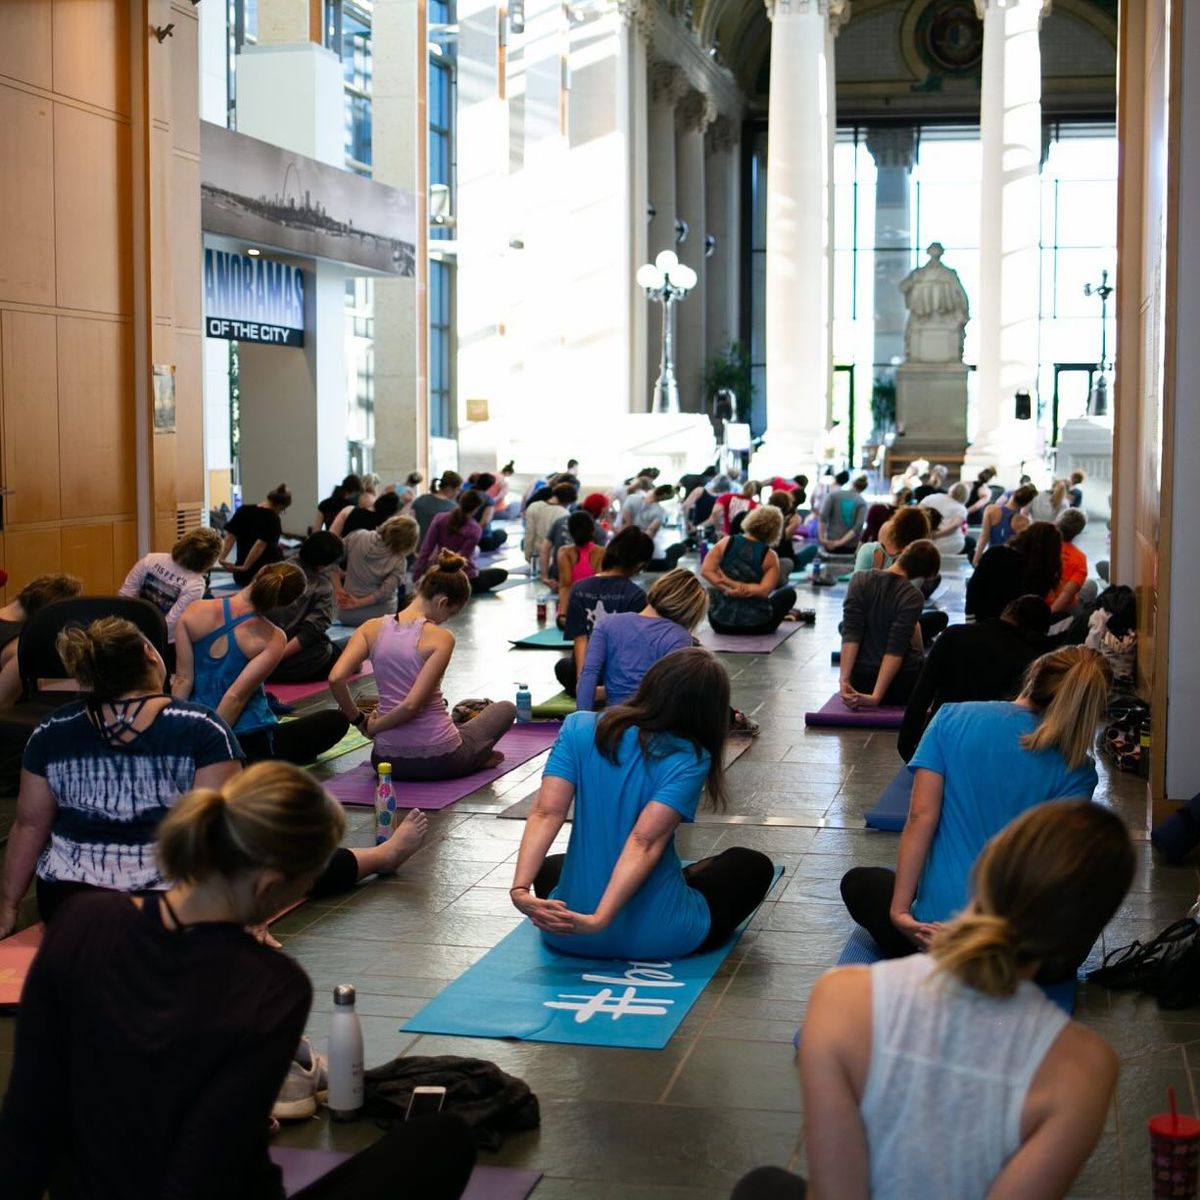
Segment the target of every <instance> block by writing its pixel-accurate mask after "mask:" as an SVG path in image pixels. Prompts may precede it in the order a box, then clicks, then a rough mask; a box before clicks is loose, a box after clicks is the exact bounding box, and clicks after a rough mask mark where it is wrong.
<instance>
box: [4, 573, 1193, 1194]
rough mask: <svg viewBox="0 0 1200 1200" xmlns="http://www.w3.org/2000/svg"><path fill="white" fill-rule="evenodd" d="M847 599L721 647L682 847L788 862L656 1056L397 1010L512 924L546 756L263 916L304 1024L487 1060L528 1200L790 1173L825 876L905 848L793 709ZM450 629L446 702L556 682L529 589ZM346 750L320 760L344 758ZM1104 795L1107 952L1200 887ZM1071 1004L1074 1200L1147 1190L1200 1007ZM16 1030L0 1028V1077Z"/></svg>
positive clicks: (356, 826) (359, 836)
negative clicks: (1075, 1083)
mask: <svg viewBox="0 0 1200 1200" xmlns="http://www.w3.org/2000/svg"><path fill="white" fill-rule="evenodd" d="M685 565H686V560H685ZM948 574H949V588H948V592H947V595H946V596H945V597H944V599H943V603H945V604H946V606H947V607H948V608H949V609H950V611H951V612H952V613H954V614H956V615H957V614H958V613H959V612H960V611H961V579H960V578H958V577H957V576H954V575H953V574H952V573H948ZM841 591H842V589H836V590H834V591H833V592H830V591H829V590H828V589H824V590H811V589H807V588H805V589H804V590H803V591H802V593H801V603H802V604H803V605H806V606H812V607H815V608H816V609H817V611H818V620H817V624H816V626H815V628H812V629H807V628H805V629H801V630H800V631H799V632H798V633H797V634H796V635H795V636H793V637H792V638H790V639H789V640H788V641H787V642H785V643H784V645H783V646H782V647H781V648H780V649H778V650H777V651H776V652H775V653H773V654H771V655H767V656H745V655H726V656H724V661H725V663H726V665H727V666H728V668H729V672H730V675H731V676H732V678H733V687H734V700H735V703H736V704H737V705H738V706H739V707H741V708H744V709H745V710H747V711H748V712H750V713H751V714H753V716H754V717H755V718H756V719H757V720H758V721H760V722H761V723H762V726H763V732H762V736H761V737H760V738H759V739H758V740H757V741H756V742H755V743H754V745H753V746H752V747H751V749H750V750H749V751H748V752H747V753H746V754H745V755H743V756H742V757H741V759H740V760H739V761H738V762H737V763H735V764H734V766H733V767H732V768H731V772H730V783H731V793H732V801H731V804H730V810H729V812H728V813H727V814H725V815H723V816H721V817H714V816H706V817H704V818H703V819H702V820H701V821H700V822H698V823H697V824H696V825H695V826H692V827H690V828H685V829H684V830H682V832H681V834H680V837H679V841H680V849H681V852H683V853H685V854H689V855H692V856H696V855H701V854H705V853H708V852H710V851H712V850H714V849H719V848H722V847H725V846H730V845H736V844H741V845H749V846H754V847H757V848H760V849H762V850H765V851H767V852H768V853H770V854H771V856H772V857H773V858H775V859H776V861H778V862H780V863H782V864H783V865H784V867H785V868H786V874H785V876H784V879H783V882H782V884H781V886H780V887H779V889H777V891H776V893H774V896H773V898H772V899H771V900H770V901H769V902H768V903H767V904H765V905H764V906H763V909H762V910H761V912H760V913H759V915H758V917H757V918H756V920H755V922H754V925H753V927H752V929H751V930H750V932H748V933H747V934H746V936H744V937H743V938H742V940H741V942H740V943H739V944H738V946H737V947H736V949H735V950H734V951H733V953H732V954H731V955H730V956H729V958H728V960H727V961H726V962H725V964H724V966H723V967H722V968H721V969H720V971H719V972H718V973H717V976H716V978H715V979H714V980H713V982H712V984H711V985H710V987H709V988H708V990H707V991H706V992H705V994H704V995H703V996H702V997H701V999H700V1001H699V1002H698V1004H697V1005H696V1007H695V1008H694V1009H693V1010H692V1012H691V1013H690V1014H689V1015H688V1017H687V1019H686V1020H685V1021H684V1023H683V1025H682V1026H681V1028H680V1030H679V1032H678V1033H677V1035H676V1036H675V1037H674V1038H673V1039H672V1041H671V1043H670V1044H669V1045H668V1046H667V1048H666V1049H664V1050H662V1051H658V1052H651V1051H630V1050H619V1049H595V1048H587V1047H576V1046H559V1045H538V1044H524V1043H512V1042H502V1041H483V1040H474V1039H458V1038H448V1037H432V1036H419V1037H413V1036H410V1035H405V1034H402V1033H400V1032H398V1029H399V1026H400V1025H401V1024H402V1023H403V1021H404V1020H405V1018H407V1017H408V1016H410V1015H411V1014H413V1013H414V1012H415V1011H416V1010H417V1009H418V1008H419V1007H420V1006H421V1005H422V1004H423V1003H424V1001H425V1000H426V999H427V998H428V997H430V996H432V995H434V994H435V993H436V992H437V991H438V990H439V989H440V988H441V987H442V986H443V984H445V983H446V982H447V981H449V980H451V979H453V978H454V977H455V976H456V975H458V974H459V973H460V972H461V971H462V970H463V969H464V968H466V967H467V966H469V965H470V964H471V963H473V962H474V961H475V960H476V959H478V958H479V957H480V956H481V955H482V954H483V953H484V952H485V951H486V950H487V949H488V948H489V947H490V946H492V945H494V944H495V943H496V941H497V940H499V939H500V938H501V937H502V936H503V935H504V934H505V933H507V932H508V930H510V929H511V928H513V927H514V925H515V924H516V922H517V919H518V918H517V914H516V913H515V911H514V910H513V909H512V908H511V906H510V904H509V902H508V897H507V894H506V889H507V887H508V885H509V884H510V882H511V878H512V862H513V858H514V855H515V852H516V848H517V844H518V841H519V839H520V837H521V833H522V830H523V828H524V826H523V824H522V823H521V822H520V821H513V820H498V819H497V813H498V812H500V811H501V810H502V809H504V808H505V807H507V806H509V805H511V804H513V803H515V802H516V801H517V800H519V799H521V798H523V797H525V796H527V795H529V794H530V793H531V792H533V791H534V790H535V789H536V787H537V782H538V776H539V768H540V765H541V763H542V759H536V760H534V761H533V762H532V763H530V764H527V765H526V766H525V767H522V768H521V769H519V770H518V771H516V772H514V773H513V774H511V775H509V776H506V777H504V778H502V779H500V780H498V781H497V783H496V784H494V785H492V786H490V787H488V788H486V789H484V790H483V791H481V792H479V793H476V794H475V795H473V796H471V797H470V798H469V799H468V800H466V801H463V802H461V803H459V804H458V805H456V806H455V807H454V808H452V809H450V810H448V811H446V812H443V813H439V814H434V815H433V816H432V817H431V820H430V836H429V841H428V844H427V845H426V846H425V847H424V848H423V849H422V850H421V851H420V852H419V853H418V854H417V855H416V856H415V857H414V858H413V859H412V860H411V861H410V862H409V863H408V864H406V866H405V867H404V869H403V870H402V871H401V872H400V873H399V874H398V875H397V876H396V877H395V878H394V879H389V880H384V881H378V882H373V883H369V884H367V885H364V886H362V887H360V888H359V889H358V890H357V891H356V892H354V893H353V894H351V895H349V896H347V897H345V898H344V899H342V900H341V901H340V902H338V903H334V904H308V905H305V906H303V907H302V908H300V909H298V910H297V911H296V912H294V913H292V914H291V915H290V916H288V917H287V918H285V920H284V921H283V922H281V923H280V924H279V925H278V926H277V927H276V931H277V933H278V934H279V936H280V937H281V939H282V940H283V941H284V944H285V949H286V952H287V953H289V954H292V955H294V956H295V957H296V958H297V960H298V961H299V962H300V963H301V964H302V965H303V966H304V967H305V968H306V969H307V970H308V972H309V973H310V975H311V976H312V979H313V983H314V985H315V988H316V994H317V999H316V1003H315V1005H314V1011H313V1014H312V1019H311V1022H310V1032H311V1034H312V1035H313V1037H314V1039H315V1040H316V1041H317V1043H318V1045H320V1044H321V1043H322V1042H323V1040H324V1036H325V1032H326V1028H327V1022H328V1014H329V1010H330V1007H331V997H330V992H331V989H332V988H333V986H334V985H335V984H337V983H341V982H352V983H354V984H356V985H357V987H358V991H359V1010H360V1013H361V1014H362V1019H363V1025H364V1028H365V1032H366V1042H367V1055H366V1057H367V1061H368V1063H370V1064H373V1063H379V1062H382V1061H385V1060H387V1059H390V1058H392V1057H394V1056H396V1055H398V1054H403V1053H406V1052H412V1053H419V1054H432V1053H457V1054H465V1055H473V1056H479V1057H483V1058H488V1059H492V1060H493V1061H495V1062H497V1063H499V1064H500V1065H501V1066H502V1067H504V1068H505V1069H506V1070H508V1071H511V1072H513V1073H514V1074H517V1075H520V1076H521V1077H523V1078H524V1079H526V1080H527V1081H528V1083H529V1084H530V1085H531V1086H532V1088H533V1089H534V1090H535V1091H536V1092H537V1094H538V1096H539V1098H540V1100H541V1104H542V1127H541V1129H540V1130H539V1131H537V1132H535V1133H529V1134H525V1135H522V1136H520V1137H516V1138H513V1139H511V1140H510V1141H509V1142H508V1144H507V1145H506V1146H505V1147H504V1150H503V1151H502V1153H500V1154H499V1155H498V1156H496V1157H495V1158H494V1159H493V1160H492V1161H496V1162H499V1163H506V1164H511V1165H515V1166H534V1167H538V1168H540V1169H541V1170H542V1171H544V1172H545V1176H546V1178H545V1179H544V1180H543V1182H542V1183H541V1184H540V1185H539V1187H538V1189H537V1191H536V1192H535V1194H534V1195H535V1200H560V1198H566V1197H570V1198H571V1200H601V1198H603V1200H609V1198H614V1200H615V1198H617V1197H620V1198H621V1200H683V1198H684V1197H687V1198H689V1200H700V1198H706V1200H707V1198H711V1200H717V1198H723V1197H726V1196H727V1195H728V1193H729V1189H730V1187H731V1185H732V1184H733V1182H734V1181H735V1180H736V1179H737V1178H738V1177H739V1176H740V1175H741V1174H742V1173H743V1172H744V1171H746V1170H747V1169H749V1168H750V1167H752V1166H755V1165H758V1164H761V1163H771V1162H773V1163H779V1164H796V1163H799V1164H801V1165H802V1164H803V1158H802V1150H801V1141H802V1139H801V1132H802V1129H801V1127H802V1121H803V1113H802V1110H801V1102H800V1093H799V1088H798V1086H797V1081H796V1075H795V1069H794V1066H793V1062H792V1048H791V1038H792V1034H793V1032H794V1030H795V1028H796V1026H797V1024H798V1022H800V1021H801V1020H802V1019H803V1016H804V1009H805V1003H806V1000H807V997H808V993H809V989H810V988H811V986H812V984H813V982H814V981H815V980H816V978H817V977H818V976H819V975H820V974H821V972H822V971H823V970H824V969H826V968H827V967H829V966H830V965H831V964H832V963H833V961H834V959H835V958H836V956H837V953H838V952H839V950H840V949H841V946H842V945H843V943H844V942H845V939H846V937H847V935H848V933H849V929H850V925H849V920H848V918H847V917H846V915H845V912H844V910H843V909H842V907H841V904H840V902H839V901H838V898H837V896H838V893H837V886H838V881H839V879H840V878H841V876H842V874H843V872H844V871H845V870H846V869H848V868H849V867H851V866H853V865H858V864H879V865H890V864H891V863H892V862H893V860H894V856H895V851H896V843H897V837H896V835H894V834H882V833H875V832H870V831H867V830H865V829H864V828H863V826H862V813H863V812H864V811H865V810H866V809H867V808H868V807H869V806H870V805H871V804H872V803H873V801H874V800H875V799H876V798H877V796H878V794H879V792H880V790H881V789H882V787H883V785H884V784H885V783H886V782H887V781H888V780H889V779H890V778H891V776H892V775H893V774H894V772H895V769H896V765H897V763H898V759H897V758H896V754H895V745H894V736H893V735H891V734H887V733H859V732H844V733H838V732H832V731H829V732H823V731H812V732H809V731H806V730H805V728H804V711H805V709H807V708H810V707H816V706H819V705H820V704H821V703H822V702H823V701H824V700H825V699H826V698H827V697H828V696H829V694H830V693H831V692H832V691H833V690H834V687H835V684H836V670H835V669H834V668H832V667H831V666H830V661H829V652H830V650H831V649H832V648H833V647H835V646H836V645H837V632H836V629H837V620H838V614H839V602H840V594H841ZM454 628H455V632H456V634H457V635H458V639H459V640H458V649H457V652H456V654H455V658H454V662H453V665H452V667H451V670H450V673H449V678H448V694H449V696H450V697H451V699H452V700H453V699H458V698H461V697H465V696H490V697H493V698H505V697H509V696H511V695H512V694H513V692H514V690H515V681H517V680H522V681H528V682H529V683H530V685H531V687H532V690H533V694H534V698H535V700H537V699H540V698H544V697H546V696H549V695H551V694H553V693H554V692H556V691H557V690H558V688H557V685H556V684H555V682H554V676H553V663H554V659H555V654H554V653H552V652H549V651H543V650H511V649H510V648H509V645H508V641H507V639H508V638H510V637H517V636H520V635H521V634H523V633H526V632H529V631H531V630H532V629H533V628H534V590H533V589H532V588H531V587H530V586H528V585H527V586H525V587H521V588H513V589H510V590H508V591H505V592H503V593H502V594H500V595H498V596H495V597H488V598H480V599H478V600H475V601H473V602H472V603H471V605H470V606H469V608H468V610H467V612H466V613H464V614H463V616H462V617H460V618H459V619H457V621H456V622H455V625H454ZM361 757H362V756H361V754H359V755H352V756H347V757H346V758H343V759H341V760H338V761H337V762H335V763H334V764H333V766H334V767H336V768H339V769H346V768H347V767H349V766H352V765H354V763H355V762H356V761H357V760H358V758H361ZM1098 798H1099V799H1100V800H1102V801H1103V802H1104V803H1107V804H1111V805H1113V806H1114V807H1115V808H1116V809H1117V810H1118V811H1119V812H1121V813H1122V814H1123V815H1124V816H1125V817H1126V818H1127V820H1128V821H1129V824H1130V827H1131V829H1132V830H1133V831H1134V833H1135V836H1136V837H1137V839H1138V854H1139V857H1140V860H1141V866H1140V869H1139V872H1138V877H1137V880H1136V882H1135V884H1134V888H1135V890H1134V892H1133V893H1132V894H1131V895H1130V897H1129V899H1128V901H1127V903H1126V904H1125V906H1124V908H1123V909H1122V911H1121V913H1120V914H1119V916H1118V918H1117V920H1116V921H1114V922H1113V925H1112V926H1111V927H1110V929H1109V931H1108V932H1107V934H1106V935H1105V944H1106V945H1109V946H1112V945H1120V944H1123V943H1125V942H1128V941H1129V940H1131V938H1132V937H1134V936H1145V935H1147V934H1149V933H1152V932H1154V931H1157V930H1158V929H1159V928H1161V927H1162V926H1163V925H1165V924H1167V923H1168V922H1169V921H1171V920H1173V919H1175V918H1176V917H1178V916H1180V915H1182V914H1183V913H1184V912H1186V910H1187V908H1188V907H1189V906H1190V904H1191V903H1192V901H1193V900H1194V899H1195V897H1196V893H1197V890H1198V886H1200V878H1198V875H1197V872H1196V871H1195V870H1194V869H1192V868H1177V869H1170V868H1165V867H1162V866H1159V865H1157V864H1156V863H1155V861H1154V859H1153V857H1152V854H1151V851H1150V847H1149V845H1148V843H1147V842H1146V841H1145V837H1144V827H1145V803H1144V789H1143V785H1142V784H1141V783H1140V781H1138V780H1137V779H1136V778H1130V777H1127V776H1110V775H1108V774H1105V775H1104V777H1103V780H1102V783H1101V789H1100V793H1099V797H1098ZM369 824H370V818H369V814H366V813H363V812H352V813H351V815H350V833H349V837H348V841H349V842H350V843H351V844H359V843H364V842H365V841H366V840H367V838H368V837H369V836H370V831H369ZM1101 949H1102V947H1098V948H1097V953H1099V952H1100V951H1101ZM1079 1015H1080V1016H1081V1017H1082V1019H1083V1020H1085V1021H1086V1022H1087V1023H1088V1024H1089V1025H1091V1026H1092V1027H1093V1028H1095V1029H1097V1030H1098V1031H1100V1032H1101V1033H1102V1034H1104V1036H1105V1037H1107V1038H1108V1039H1109V1040H1110V1042H1111V1043H1112V1045H1113V1046H1114V1047H1115V1048H1116V1050H1117V1051H1118V1053H1119V1055H1120V1057H1121V1061H1122V1070H1121V1081H1120V1086H1119V1091H1118V1096H1117V1100H1116V1102H1115V1104H1114V1105H1113V1110H1112V1113H1111V1115H1110V1118H1109V1123H1108V1128H1107V1131H1106V1133H1105V1136H1104V1138H1103V1140H1102V1141H1101V1143H1100V1146H1099V1147H1098V1149H1097V1151H1096V1154H1095V1156H1094V1157H1093V1159H1092V1161H1091V1162H1090V1163H1089V1164H1088V1167H1087V1169H1086V1170H1085V1172H1084V1174H1083V1176H1082V1177H1081V1179H1080V1180H1079V1183H1078V1185H1077V1187H1076V1189H1075V1191H1074V1193H1073V1195H1076V1196H1079V1197H1140V1196H1145V1195H1148V1194H1149V1187H1148V1167H1147V1147H1146V1136H1145V1132H1144V1130H1145V1117H1146V1116H1147V1115H1148V1114H1149V1113H1151V1112H1154V1111H1158V1110H1160V1109H1161V1107H1162V1104H1163V1101H1164V1099H1165V1095H1166V1088H1167V1086H1168V1084H1174V1085H1175V1087H1176V1090H1177V1092H1178V1093H1179V1096H1180V1099H1181V1101H1182V1102H1183V1103H1185V1104H1187V1105H1188V1106H1190V1108H1191V1109H1192V1110H1193V1111H1195V1110H1196V1109H1197V1108H1200V1103H1198V1101H1197V1095H1196V1087H1195V1082H1194V1078H1193V1067H1194V1066H1195V1067H1200V1010H1196V1011H1193V1012H1188V1013H1183V1014H1178V1015H1164V1014H1161V1013H1159V1012H1158V1010H1157V1009H1156V1008H1155V1007H1154V1006H1153V1004H1152V1003H1148V1002H1146V1001H1138V1000H1134V999H1133V998H1131V997H1128V996H1110V995H1109V993H1107V992H1106V991H1103V990H1101V989H1097V988H1094V987H1084V988H1082V989H1081V992H1080V1008H1079ZM12 1025H13V1023H12V1021H11V1019H8V1018H4V1019H2V1020H0V1073H3V1074H4V1075H6V1074H7V1069H8V1056H9V1051H10V1049H11V1038H12ZM375 1132H376V1131H375V1130H374V1129H373V1128H371V1127H370V1126H357V1125H351V1126H336V1127H335V1126H332V1125H330V1124H329V1123H328V1121H327V1120H325V1119H324V1118H317V1119H314V1120H312V1121H309V1122H304V1123H302V1124H299V1125H292V1126H289V1127H288V1128H286V1129H285V1131H284V1132H283V1134H282V1135H281V1139H280V1140H281V1141H283V1142H285V1143H287V1144H292V1145H306V1146H317V1145H319V1146H335V1147H339V1148H346V1149H350V1148H353V1147H355V1146H357V1145H359V1144H362V1143H363V1142H365V1141H367V1140H370V1139H371V1138H373V1137H374V1136H375Z"/></svg>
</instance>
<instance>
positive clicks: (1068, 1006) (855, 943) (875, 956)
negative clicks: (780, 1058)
mask: <svg viewBox="0 0 1200 1200" xmlns="http://www.w3.org/2000/svg"><path fill="white" fill-rule="evenodd" d="M882 961H883V954H882V953H881V952H880V949H879V946H878V944H877V943H876V941H875V939H874V938H873V937H872V936H871V935H870V934H869V933H868V932H867V931H866V930H865V929H864V928H863V927H862V926H861V925H855V927H854V932H853V933H852V934H851V935H850V940H849V941H847V943H846V948H845V949H844V950H843V951H842V953H841V955H840V956H839V958H838V960H837V965H838V966H839V967H869V966H870V965H871V964H872V963H877V962H882ZM1038 986H1039V987H1040V988H1041V989H1042V991H1043V992H1044V993H1045V994H1046V999H1047V1000H1052V1001H1054V1003H1055V1004H1057V1005H1058V1007H1059V1008H1061V1009H1062V1010H1063V1012H1065V1013H1066V1014H1067V1015H1068V1016H1070V1015H1071V1013H1073V1012H1074V1011H1075V991H1076V987H1077V985H1076V983H1075V980H1073V979H1068V980H1065V981H1064V982H1062V983H1041V984H1038ZM798 1037H799V1035H797V1038H798Z"/></svg>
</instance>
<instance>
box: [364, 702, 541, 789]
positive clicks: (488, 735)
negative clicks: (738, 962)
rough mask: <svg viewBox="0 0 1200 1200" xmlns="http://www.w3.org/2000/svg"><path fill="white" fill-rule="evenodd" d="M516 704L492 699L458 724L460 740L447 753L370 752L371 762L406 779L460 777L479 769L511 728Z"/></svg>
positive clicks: (515, 712)
mask: <svg viewBox="0 0 1200 1200" xmlns="http://www.w3.org/2000/svg"><path fill="white" fill-rule="evenodd" d="M516 719H517V707H516V705H515V704H513V703H512V701H510V700H495V701H493V702H492V703H491V704H489V705H488V706H487V708H485V709H483V710H482V711H481V712H480V713H479V715H478V716H476V717H473V718H472V719H471V720H470V721H468V722H467V723H466V724H465V725H460V726H459V727H458V733H459V736H460V737H461V738H462V742H461V743H460V744H459V745H458V746H457V747H456V748H455V749H454V750H451V751H450V753H449V754H438V755H435V756H433V757H431V758H420V757H415V756H414V757H412V758H405V757H403V756H402V755H399V754H380V753H379V752H378V751H375V752H373V753H372V754H371V762H372V764H373V765H374V766H376V767H377V766H378V765H379V764H380V763H381V762H390V763H391V764H392V778H394V779H409V780H416V781H421V780H431V779H461V778H462V776H464V775H473V774H474V773H475V772H476V771H479V770H482V768H483V765H484V763H486V762H487V760H488V758H489V757H490V756H491V753H492V751H493V750H494V749H495V748H496V743H497V742H498V741H499V740H500V739H501V738H502V737H503V736H504V735H505V734H506V733H507V732H508V731H509V730H510V729H511V728H512V724H513V722H514V721H515V720H516Z"/></svg>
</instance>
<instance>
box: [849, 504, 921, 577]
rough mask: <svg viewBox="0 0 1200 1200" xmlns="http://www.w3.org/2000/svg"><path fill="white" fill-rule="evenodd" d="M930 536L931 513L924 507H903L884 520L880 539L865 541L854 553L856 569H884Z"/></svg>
mask: <svg viewBox="0 0 1200 1200" xmlns="http://www.w3.org/2000/svg"><path fill="white" fill-rule="evenodd" d="M928 537H929V514H928V513H927V512H926V511H925V510H924V509H923V508H914V507H912V506H911V505H910V506H909V507H908V508H902V509H900V510H899V511H898V512H897V513H896V515H895V516H894V517H892V518H890V519H889V520H887V521H885V522H884V523H883V527H882V528H881V529H880V531H879V540H878V541H876V542H863V544H862V545H861V546H859V548H858V552H857V554H855V556H854V570H855V571H870V570H872V569H873V570H876V571H884V570H886V569H887V568H888V567H890V566H891V565H892V563H894V562H895V561H896V559H898V558H899V557H900V555H901V554H902V553H903V552H904V551H905V550H906V549H907V548H908V547H909V546H911V545H912V544H913V542H919V541H921V540H922V539H924V538H928Z"/></svg>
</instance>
